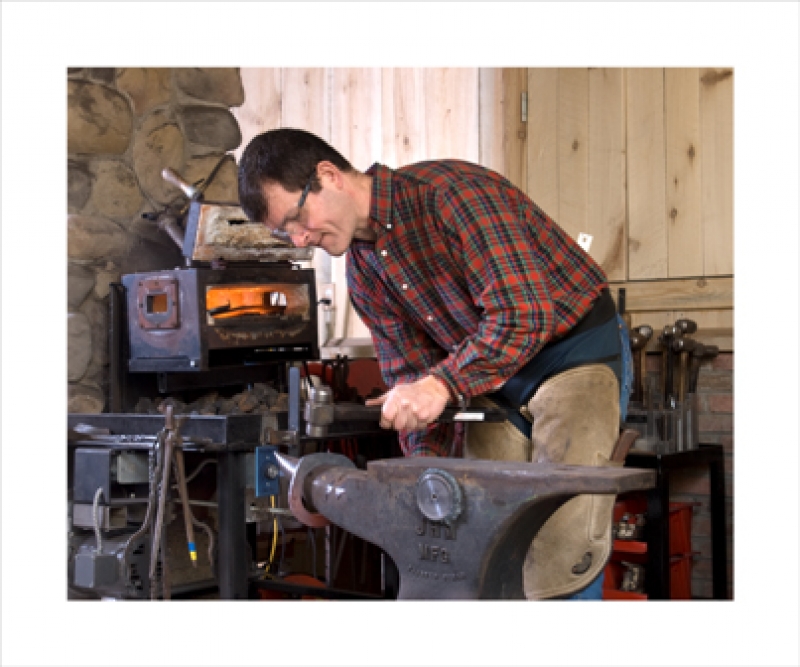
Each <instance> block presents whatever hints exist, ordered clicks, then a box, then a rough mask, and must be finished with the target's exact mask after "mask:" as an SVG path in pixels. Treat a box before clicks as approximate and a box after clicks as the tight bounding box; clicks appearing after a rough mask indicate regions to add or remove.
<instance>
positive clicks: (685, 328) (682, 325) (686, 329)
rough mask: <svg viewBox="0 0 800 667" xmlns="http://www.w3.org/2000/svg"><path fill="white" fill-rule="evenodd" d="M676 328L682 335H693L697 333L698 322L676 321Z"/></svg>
mask: <svg viewBox="0 0 800 667" xmlns="http://www.w3.org/2000/svg"><path fill="white" fill-rule="evenodd" d="M675 328H676V329H677V330H678V331H680V332H681V335H686V334H693V333H695V332H696V331H697V322H695V321H694V320H687V319H680V320H676V321H675Z"/></svg>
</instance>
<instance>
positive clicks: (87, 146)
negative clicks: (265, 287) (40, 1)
mask: <svg viewBox="0 0 800 667" xmlns="http://www.w3.org/2000/svg"><path fill="white" fill-rule="evenodd" d="M67 77H68V80H67V152H68V156H67V255H68V268H67V331H68V346H67V376H68V378H67V379H68V410H69V412H102V411H103V410H104V409H105V408H106V406H107V395H108V332H107V330H108V315H107V313H108V295H109V289H110V288H109V285H110V284H111V283H116V282H119V279H120V276H122V275H124V274H126V273H133V272H136V271H152V270H158V269H164V268H174V267H175V266H179V265H181V264H182V263H183V261H182V260H183V258H182V257H181V255H180V252H179V250H178V248H177V247H176V246H175V244H174V243H173V242H172V241H171V240H170V239H169V237H168V236H167V235H166V234H165V233H164V232H162V231H159V230H158V229H157V228H156V225H155V223H153V222H151V221H149V220H147V219H145V218H144V217H143V214H144V213H152V212H158V211H161V210H163V209H164V208H166V207H167V206H170V205H180V204H181V203H182V202H183V201H185V196H184V195H183V193H181V192H180V190H178V189H177V188H175V187H174V186H172V185H170V184H168V183H167V182H165V181H164V180H163V179H162V177H161V171H162V170H163V169H164V168H165V167H171V168H172V169H174V170H175V171H177V172H178V173H180V174H181V175H183V176H184V177H185V178H186V180H188V181H190V182H191V183H197V182H198V181H200V180H201V179H203V178H205V177H206V176H208V175H209V174H210V172H211V170H212V169H213V168H214V166H215V165H216V164H217V163H218V162H219V160H220V159H221V158H222V157H223V156H224V155H225V154H226V153H227V152H229V151H232V150H234V149H236V148H237V147H238V146H239V144H240V143H241V140H242V136H241V132H240V130H239V125H238V123H237V121H236V119H235V118H234V116H233V114H231V112H230V108H231V107H237V106H240V105H241V104H242V103H243V102H244V89H243V87H242V81H241V77H240V74H239V70H238V68H212V69H204V68H126V69H119V68H117V69H115V68H100V69H91V68H70V69H69V70H68V72H67ZM204 197H205V198H206V199H207V200H211V201H225V202H235V201H237V200H238V193H237V186H236V164H235V162H234V161H233V160H232V159H231V160H229V161H227V162H225V163H224V165H223V166H222V168H221V169H220V171H219V172H218V173H217V175H216V176H215V178H214V180H213V181H212V182H211V184H210V185H209V186H208V188H207V189H206V190H205V192H204Z"/></svg>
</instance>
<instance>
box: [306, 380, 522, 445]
mask: <svg viewBox="0 0 800 667" xmlns="http://www.w3.org/2000/svg"><path fill="white" fill-rule="evenodd" d="M381 409H382V408H381V406H380V405H375V406H367V405H360V404H358V403H337V404H335V405H334V403H333V392H332V391H331V389H330V387H327V386H325V385H320V386H317V387H313V388H311V389H310V390H309V393H308V400H307V401H306V404H305V408H304V411H303V418H304V419H305V421H306V435H308V436H311V437H314V438H324V437H325V436H327V435H328V427H329V426H330V425H331V424H332V423H334V422H346V421H370V422H380V420H381ZM508 415H509V411H508V410H505V409H502V408H445V409H444V411H443V412H442V414H441V415H439V418H438V419H437V420H436V421H437V422H439V423H453V422H490V423H498V422H504V421H506V420H507V419H508Z"/></svg>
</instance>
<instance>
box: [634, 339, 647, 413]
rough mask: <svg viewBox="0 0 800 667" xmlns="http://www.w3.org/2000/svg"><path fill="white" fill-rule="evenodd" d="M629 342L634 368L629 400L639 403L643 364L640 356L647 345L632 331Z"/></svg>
mask: <svg viewBox="0 0 800 667" xmlns="http://www.w3.org/2000/svg"><path fill="white" fill-rule="evenodd" d="M630 342H631V352H633V368H634V374H633V392H632V394H631V400H633V401H636V402H638V403H641V402H643V397H644V375H643V372H644V364H643V363H642V355H643V354H644V347H645V345H647V339H646V338H645V337H644V336H642V334H641V333H639V332H638V331H637V330H636V329H634V330H633V331H631V333H630Z"/></svg>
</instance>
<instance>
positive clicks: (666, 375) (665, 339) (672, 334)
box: [658, 324, 681, 408]
mask: <svg viewBox="0 0 800 667" xmlns="http://www.w3.org/2000/svg"><path fill="white" fill-rule="evenodd" d="M680 335H681V333H680V330H679V329H678V328H677V327H675V326H674V325H669V324H668V325H667V326H665V327H664V330H663V331H662V332H661V336H659V338H658V342H659V343H661V349H662V353H661V386H662V388H663V394H664V405H665V407H667V408H671V407H672V403H673V398H674V397H673V391H672V390H673V364H674V360H673V354H672V341H673V340H675V339H676V338H677V337H679V336H680Z"/></svg>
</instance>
